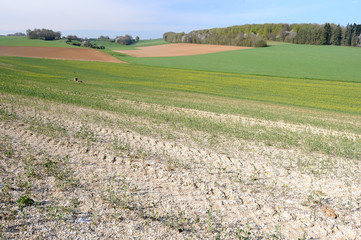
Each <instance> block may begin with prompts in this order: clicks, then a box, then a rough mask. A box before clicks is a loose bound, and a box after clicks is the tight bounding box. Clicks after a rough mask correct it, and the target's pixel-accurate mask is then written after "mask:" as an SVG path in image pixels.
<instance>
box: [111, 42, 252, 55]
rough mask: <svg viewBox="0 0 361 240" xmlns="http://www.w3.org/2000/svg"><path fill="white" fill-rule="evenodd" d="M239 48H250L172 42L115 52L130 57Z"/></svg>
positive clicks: (223, 50)
mask: <svg viewBox="0 0 361 240" xmlns="http://www.w3.org/2000/svg"><path fill="white" fill-rule="evenodd" d="M241 49H250V48H249V47H237V46H222V45H209V44H190V43H173V44H166V45H156V46H146V47H137V49H136V50H117V51H116V52H119V53H123V54H126V55H130V56H132V57H174V56H192V55H200V54H207V53H215V52H226V51H234V50H241Z"/></svg>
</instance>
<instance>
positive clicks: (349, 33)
mask: <svg viewBox="0 0 361 240" xmlns="http://www.w3.org/2000/svg"><path fill="white" fill-rule="evenodd" d="M163 39H164V40H165V41H167V42H173V43H203V44H218V45H236V46H249V47H265V46H267V44H266V42H267V40H268V41H279V42H287V43H296V44H312V45H338V46H339V45H342V46H357V47H361V24H356V23H354V24H348V25H347V26H346V27H344V26H340V25H336V24H334V23H325V24H284V23H279V24H273V23H266V24H246V25H237V26H232V27H226V28H212V29H204V30H197V31H192V32H190V33H184V32H182V33H174V32H166V33H164V34H163Z"/></svg>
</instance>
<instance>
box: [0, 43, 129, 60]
mask: <svg viewBox="0 0 361 240" xmlns="http://www.w3.org/2000/svg"><path fill="white" fill-rule="evenodd" d="M0 56H17V57H30V58H50V59H63V60H82V61H99V62H114V63H125V62H122V61H120V60H118V59H117V58H115V57H113V56H110V55H108V54H106V53H103V52H100V51H96V50H94V49H89V48H58V47H21V46H0Z"/></svg>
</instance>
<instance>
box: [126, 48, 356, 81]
mask: <svg viewBox="0 0 361 240" xmlns="http://www.w3.org/2000/svg"><path fill="white" fill-rule="evenodd" d="M360 58H361V49H360V48H351V47H335V46H310V45H295V44H283V45H278V46H271V47H268V48H255V49H249V50H241V51H230V52H221V53H212V54H207V55H197V56H181V57H164V58H130V57H127V58H126V59H127V62H133V63H137V64H144V65H149V66H162V67H171V68H181V69H193V70H205V71H215V72H229V73H243V74H255V75H265V76H281V77H293V78H311V79H325V80H338V81H352V82H361V78H360V76H361V62H360V61H359V59H360Z"/></svg>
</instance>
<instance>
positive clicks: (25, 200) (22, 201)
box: [16, 195, 35, 209]
mask: <svg viewBox="0 0 361 240" xmlns="http://www.w3.org/2000/svg"><path fill="white" fill-rule="evenodd" d="M16 202H17V203H18V204H19V207H20V208H21V209H23V208H24V207H26V206H31V205H33V204H34V203H35V201H34V200H33V199H31V198H30V197H29V196H28V195H23V196H21V197H20V198H19V199H18V200H17V201H16Z"/></svg>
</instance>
